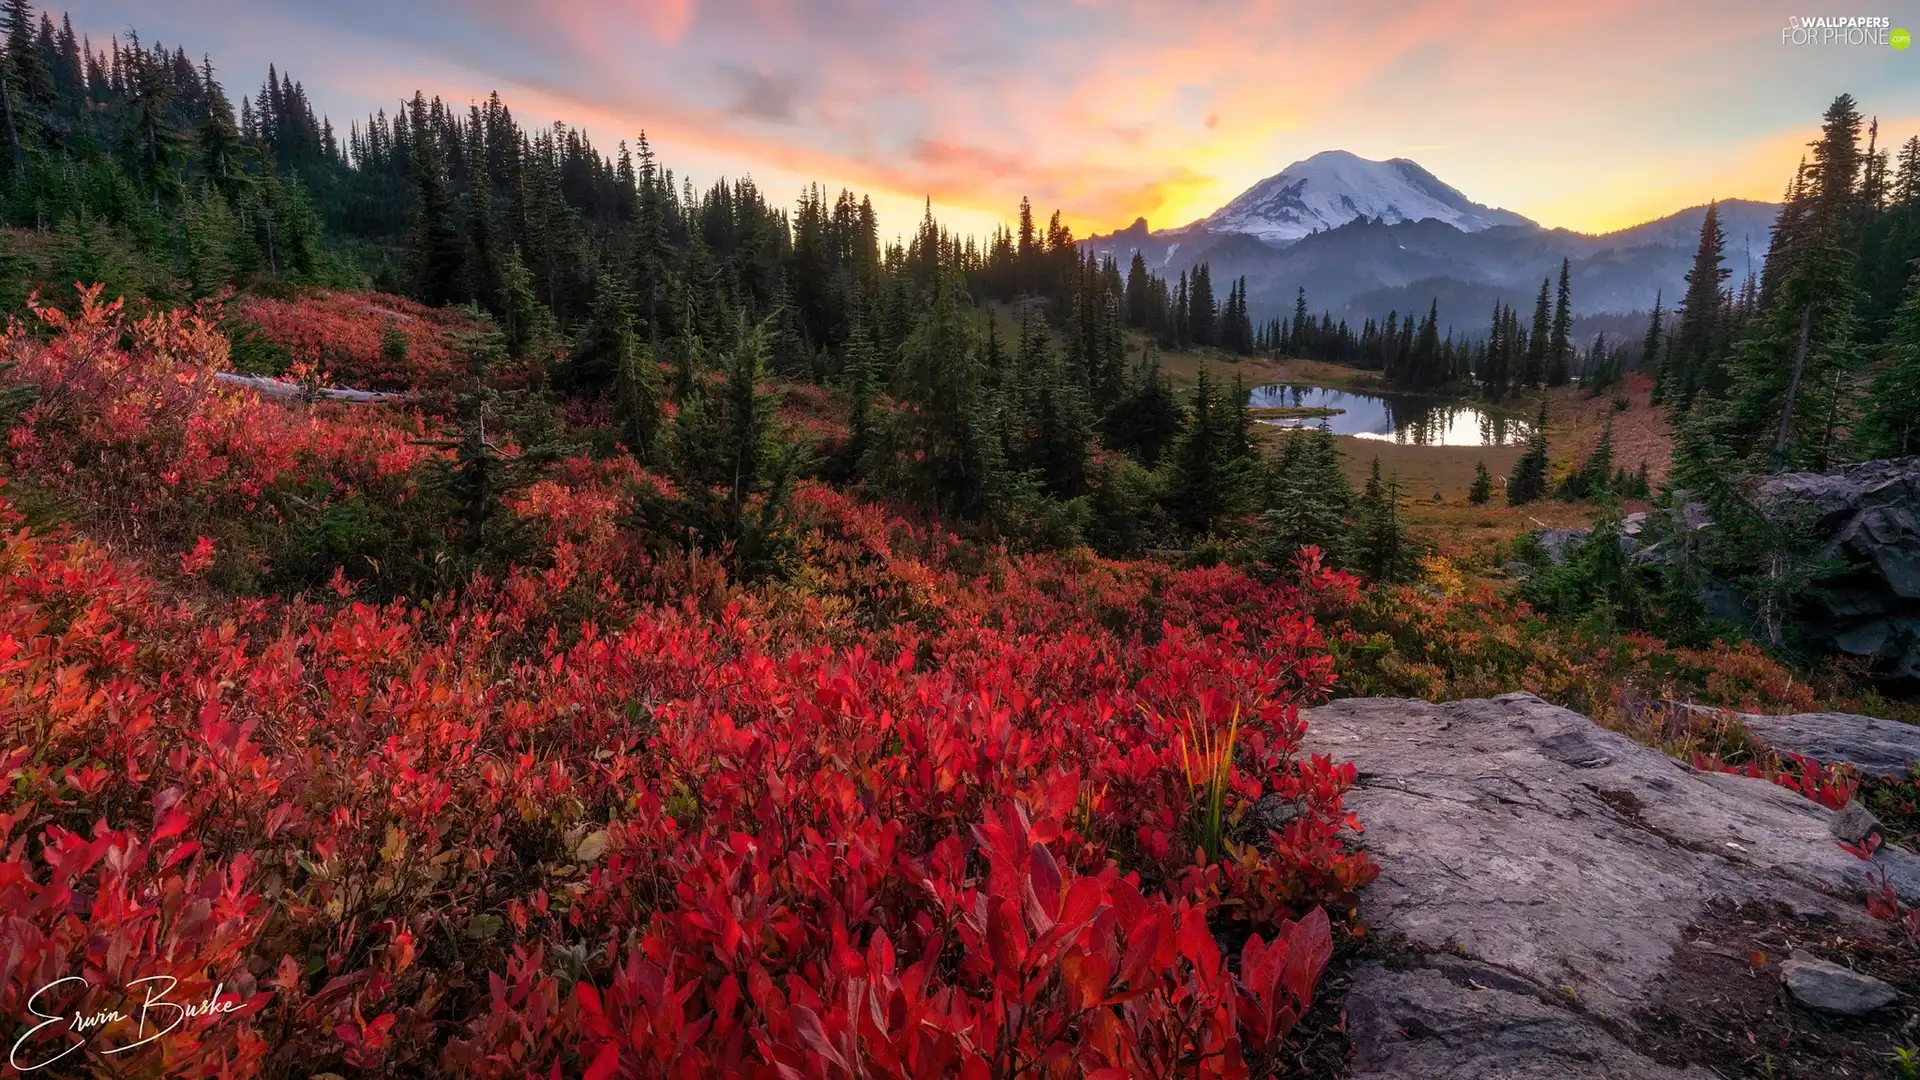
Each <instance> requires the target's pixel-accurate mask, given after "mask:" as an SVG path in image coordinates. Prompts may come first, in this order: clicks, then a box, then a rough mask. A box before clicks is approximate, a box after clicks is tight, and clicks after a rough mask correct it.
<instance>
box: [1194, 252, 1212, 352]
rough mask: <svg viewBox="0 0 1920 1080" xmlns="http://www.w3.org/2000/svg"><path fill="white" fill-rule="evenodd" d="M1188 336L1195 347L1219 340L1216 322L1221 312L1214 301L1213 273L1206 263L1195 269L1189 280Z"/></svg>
mask: <svg viewBox="0 0 1920 1080" xmlns="http://www.w3.org/2000/svg"><path fill="white" fill-rule="evenodd" d="M1187 285H1188V289H1189V290H1190V291H1189V292H1188V294H1187V335H1188V338H1189V340H1191V341H1192V342H1193V343H1194V344H1195V345H1212V344H1215V343H1216V342H1217V340H1218V337H1217V334H1216V320H1217V319H1218V316H1219V311H1218V309H1217V306H1216V305H1215V303H1214V299H1213V271H1212V270H1210V269H1209V268H1208V267H1207V264H1206V263H1200V264H1199V265H1198V266H1195V267H1194V268H1193V276H1192V277H1191V278H1190V279H1188V282H1187Z"/></svg>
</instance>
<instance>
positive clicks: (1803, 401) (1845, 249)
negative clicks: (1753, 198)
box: [1681, 94, 1862, 472]
mask: <svg viewBox="0 0 1920 1080" xmlns="http://www.w3.org/2000/svg"><path fill="white" fill-rule="evenodd" d="M1860 124H1861V118H1860V113H1859V111H1858V110H1857V109H1856V108H1855V107H1854V103H1853V98H1852V97H1851V96H1849V95H1845V94H1842V95H1840V96H1839V97H1838V98H1836V99H1835V100H1834V102H1833V105H1832V106H1831V107H1829V108H1828V110H1827V113H1826V117H1825V121H1824V123H1823V125H1822V137H1821V139H1820V141H1819V142H1817V143H1816V144H1815V145H1814V161H1813V164H1812V165H1811V166H1810V168H1809V169H1808V171H1807V175H1806V182H1805V183H1804V184H1803V185H1802V190H1801V192H1800V196H1799V198H1798V199H1797V200H1796V201H1795V202H1794V203H1792V204H1790V205H1789V206H1787V207H1786V208H1783V209H1782V211H1781V214H1782V217H1783V219H1786V222H1785V223H1786V224H1787V225H1788V228H1787V229H1786V230H1785V233H1786V235H1785V239H1784V246H1779V245H1780V244H1781V239H1780V237H1778V236H1776V250H1774V251H1773V252H1771V253H1770V255H1769V258H1768V260H1767V271H1766V274H1767V281H1766V282H1765V284H1764V285H1763V287H1762V290H1761V300H1760V304H1761V310H1760V311H1759V312H1758V313H1757V314H1756V316H1755V319H1754V323H1753V325H1752V327H1751V329H1750V330H1749V331H1748V333H1747V334H1746V336H1745V337H1744V339H1743V340H1742V341H1741V342H1740V343H1739V345H1738V346H1737V347H1736V348H1735V349H1734V351H1733V355H1732V358H1731V361H1730V363H1729V367H1730V373H1731V380H1730V386H1729V388H1728V390H1727V393H1726V400H1725V403H1724V405H1722V406H1718V407H1716V408H1715V409H1713V410H1712V411H1711V414H1710V415H1707V416H1704V417H1702V418H1701V422H1700V423H1699V424H1695V425H1691V430H1692V434H1691V435H1690V436H1689V435H1687V433H1686V431H1685V430H1684V429H1683V439H1682V445H1681V451H1682V455H1683V456H1687V457H1690V458H1692V459H1693V461H1694V462H1695V464H1696V465H1704V463H1705V462H1707V461H1709V460H1711V459H1713V458H1714V457H1716V456H1717V455H1714V454H1709V453H1703V452H1700V450H1701V448H1700V446H1699V442H1700V440H1701V439H1706V440H1711V441H1713V442H1715V443H1717V444H1718V445H1719V446H1721V447H1724V448H1727V449H1728V450H1731V451H1733V452H1734V453H1735V454H1736V456H1737V458H1738V459H1739V460H1741V461H1743V462H1745V464H1746V467H1747V468H1749V469H1780V468H1793V469H1822V468H1825V467H1827V466H1828V465H1830V464H1832V463H1833V462H1834V461H1835V460H1836V458H1837V457H1838V455H1839V451H1840V439H1841V436H1842V434H1843V433H1844V431H1845V430H1846V429H1847V427H1848V426H1849V421H1850V416H1849V415H1848V413H1849V402H1848V394H1847V387H1848V383H1849V381H1850V380H1851V378H1852V375H1853V373H1854V372H1855V371H1856V370H1857V369H1858V368H1859V367H1860V366H1861V362H1862V356H1861V348H1860V344H1859V336H1860V326H1859V317H1858V315H1857V311H1858V308H1859V303H1860V292H1859V289H1858V286H1857V285H1856V284H1855V276H1854V275H1855V269H1856V259H1855V257H1854V251H1853V243H1854V240H1855V236H1856V231H1857V228H1858V223H1859V203H1858V187H1859V171H1860V151H1859V146H1858V140H1859V134H1860ZM1708 389H1709V390H1710V389H1711V387H1709V388H1708ZM1683 471H1689V472H1691V471H1693V470H1692V468H1691V467H1689V469H1686V470H1683Z"/></svg>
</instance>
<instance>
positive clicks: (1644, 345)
mask: <svg viewBox="0 0 1920 1080" xmlns="http://www.w3.org/2000/svg"><path fill="white" fill-rule="evenodd" d="M1662 299H1663V297H1662V295H1661V293H1660V291H1659V290H1657V289H1656V290H1655V291H1654V294H1653V314H1652V315H1651V316H1650V317H1648V319H1647V336H1646V337H1645V338H1644V339H1642V341H1641V343H1640V370H1641V371H1644V372H1647V373H1648V374H1652V373H1654V372H1657V371H1658V370H1659V369H1660V333H1661V325H1660V324H1661V321H1662V319H1663V318H1664V317H1665V313H1664V312H1663V311H1661V310H1660V302H1661V300H1662Z"/></svg>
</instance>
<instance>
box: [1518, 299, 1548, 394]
mask: <svg viewBox="0 0 1920 1080" xmlns="http://www.w3.org/2000/svg"><path fill="white" fill-rule="evenodd" d="M1551 287H1552V286H1551V283H1550V282H1549V281H1548V280H1547V279H1545V278H1542V279H1541V281H1540V299H1539V301H1538V302H1537V303H1536V304H1535V305H1534V308H1533V333H1532V334H1531V335H1529V336H1528V338H1527V351H1526V358H1525V360H1524V361H1523V362H1522V363H1521V365H1520V371H1519V378H1518V379H1516V380H1515V382H1516V383H1518V384H1519V385H1520V386H1525V387H1528V388H1530V389H1534V390H1538V389H1539V388H1540V384H1541V383H1542V382H1543V381H1544V379H1545V377H1546V367H1547V342H1548V341H1549V335H1550V334H1551V333H1552V330H1553V327H1552V323H1551V322H1550V319H1551V318H1552V316H1551V315H1549V314H1548V311H1549V309H1548V306H1547V305H1548V299H1547V296H1548V290H1549V289H1550V288H1551Z"/></svg>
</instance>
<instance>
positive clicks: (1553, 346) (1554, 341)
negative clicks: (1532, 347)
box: [1546, 259, 1573, 386]
mask: <svg viewBox="0 0 1920 1080" xmlns="http://www.w3.org/2000/svg"><path fill="white" fill-rule="evenodd" d="M1570 274H1571V263H1570V262H1569V260H1567V259H1561V260H1560V291H1559V293H1558V294H1556V298H1555V300H1554V303H1553V330H1552V337H1551V338H1549V339H1548V342H1547V354H1546V383H1547V385H1548V386H1565V385H1567V379H1568V372H1569V370H1570V369H1571V368H1572V366H1573V287H1572V282H1571V277H1570Z"/></svg>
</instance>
